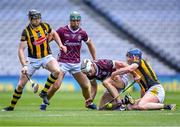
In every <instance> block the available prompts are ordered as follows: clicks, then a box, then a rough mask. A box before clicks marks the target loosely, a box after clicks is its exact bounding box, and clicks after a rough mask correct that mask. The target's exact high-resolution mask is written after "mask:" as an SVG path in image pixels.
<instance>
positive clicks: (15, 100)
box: [10, 89, 22, 108]
mask: <svg viewBox="0 0 180 127" xmlns="http://www.w3.org/2000/svg"><path fill="white" fill-rule="evenodd" d="M21 95H22V91H21V92H18V91H17V90H16V89H15V90H14V94H13V99H12V100H11V105H10V107H12V108H14V107H15V105H16V103H17V101H18V100H19V99H20V98H21Z"/></svg>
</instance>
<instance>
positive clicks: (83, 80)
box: [73, 72, 96, 109]
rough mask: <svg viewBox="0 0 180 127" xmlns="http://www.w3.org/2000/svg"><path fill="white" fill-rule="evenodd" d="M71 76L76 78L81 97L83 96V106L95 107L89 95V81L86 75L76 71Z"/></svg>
mask: <svg viewBox="0 0 180 127" xmlns="http://www.w3.org/2000/svg"><path fill="white" fill-rule="evenodd" d="M73 77H74V78H75V79H76V81H77V82H78V84H79V85H80V87H81V89H82V94H83V97H84V98H85V106H86V107H87V108H91V109H96V106H95V105H94V104H93V102H92V99H91V95H90V89H89V86H90V81H89V80H88V78H87V76H86V75H85V74H83V73H82V72H77V73H74V74H73Z"/></svg>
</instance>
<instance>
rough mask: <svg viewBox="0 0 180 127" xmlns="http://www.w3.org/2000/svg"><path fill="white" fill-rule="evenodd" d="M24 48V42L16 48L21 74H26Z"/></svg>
mask: <svg viewBox="0 0 180 127" xmlns="http://www.w3.org/2000/svg"><path fill="white" fill-rule="evenodd" d="M25 48H26V44H25V42H24V41H21V42H20V44H19V47H18V57H19V61H20V63H21V65H22V67H23V68H22V70H21V72H22V73H23V74H25V73H27V60H26V57H25V54H24V50H25Z"/></svg>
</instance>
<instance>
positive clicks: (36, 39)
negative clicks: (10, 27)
mask: <svg viewBox="0 0 180 127" xmlns="http://www.w3.org/2000/svg"><path fill="white" fill-rule="evenodd" d="M51 30H52V29H51V27H50V25H49V24H47V23H40V25H39V26H38V27H37V28H32V26H31V25H30V24H29V25H28V26H27V27H26V28H25V29H24V30H23V32H22V35H21V41H22V42H23V41H26V42H27V46H28V57H31V58H37V59H40V58H43V57H45V56H47V55H49V54H51V49H50V47H49V43H48V39H47V36H48V34H49V33H51Z"/></svg>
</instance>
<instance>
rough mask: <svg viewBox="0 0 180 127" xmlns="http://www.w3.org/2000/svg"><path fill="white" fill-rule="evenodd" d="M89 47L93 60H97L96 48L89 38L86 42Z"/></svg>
mask: <svg viewBox="0 0 180 127" xmlns="http://www.w3.org/2000/svg"><path fill="white" fill-rule="evenodd" d="M86 44H87V46H88V49H89V52H90V54H91V56H92V58H93V60H96V48H95V46H94V44H93V42H92V40H91V39H90V38H89V39H88V40H87V42H86Z"/></svg>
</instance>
